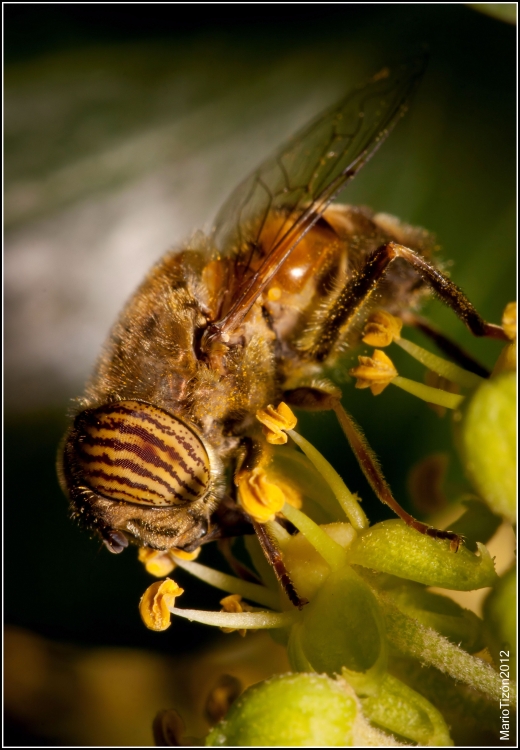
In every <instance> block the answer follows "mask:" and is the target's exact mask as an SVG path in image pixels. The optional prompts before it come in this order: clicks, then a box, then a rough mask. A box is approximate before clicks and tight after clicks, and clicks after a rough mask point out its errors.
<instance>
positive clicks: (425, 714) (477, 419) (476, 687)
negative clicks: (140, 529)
mask: <svg viewBox="0 0 520 750" xmlns="http://www.w3.org/2000/svg"><path fill="white" fill-rule="evenodd" d="M515 316H516V308H515V310H514V311H513V308H512V307H511V306H508V308H507V310H506V313H505V314H504V324H505V325H504V328H505V329H506V330H508V331H509V332H510V334H508V335H510V338H511V344H509V345H507V346H506V349H505V351H504V352H503V354H502V355H501V357H500V359H499V361H498V363H497V366H496V368H495V371H494V373H493V376H492V377H491V378H490V379H489V380H485V379H482V378H480V377H479V376H477V375H474V374H473V373H470V372H467V371H466V370H464V369H462V368H460V367H457V366H456V365H453V364H452V363H450V362H447V361H446V360H443V359H441V358H440V357H437V356H436V355H433V354H431V353H430V352H427V351H425V350H423V349H421V348H420V347H418V346H417V345H416V344H413V343H412V342H409V341H407V340H405V339H403V338H401V327H400V325H399V322H397V321H396V319H394V318H392V316H389V315H388V314H387V313H377V314H376V315H374V316H373V317H372V319H371V320H370V321H369V323H368V325H367V329H366V338H365V341H366V343H368V344H372V345H376V346H386V345H388V344H390V343H391V342H395V343H396V344H397V345H399V346H401V348H403V349H404V350H405V351H407V352H408V353H409V354H411V355H412V356H413V357H415V358H416V359H418V360H419V361H420V362H422V364H424V365H425V366H426V367H427V368H428V369H430V370H431V371H433V372H435V373H437V375H438V376H439V377H440V378H445V379H447V380H449V381H450V382H451V383H455V384H457V386H459V387H460V388H462V389H463V390H464V389H465V394H464V395H463V394H460V393H457V394H455V393H452V392H450V391H449V390H444V389H441V388H434V387H432V386H426V385H423V384H421V383H415V382H414V381H409V380H407V379H406V378H401V377H400V376H399V375H398V374H397V370H396V369H395V367H394V366H393V364H392V362H391V360H390V358H389V357H388V356H387V355H386V354H385V353H384V352H382V351H381V350H380V349H376V351H375V352H374V354H373V356H372V357H360V365H359V366H358V367H357V368H355V369H354V370H352V372H351V374H352V375H353V376H354V377H355V378H357V386H358V387H361V388H366V387H370V388H371V390H372V392H373V393H374V394H378V393H380V392H381V390H382V389H383V388H385V387H386V386H387V385H388V384H390V383H392V384H394V385H397V386H399V387H401V388H404V389H405V390H407V391H408V392H411V393H414V394H415V395H417V396H419V397H420V398H422V399H424V400H426V401H428V402H429V403H433V404H435V405H437V406H439V407H442V408H448V409H452V410H455V413H456V418H457V419H456V425H457V441H458V444H459V446H460V452H461V455H462V460H463V463H464V466H465V469H466V472H467V474H468V477H469V478H470V480H471V481H472V483H473V486H474V488H475V490H476V492H478V495H479V497H480V498H481V501H480V502H473V503H472V504H471V505H469V506H468V509H467V512H466V514H465V516H464V519H463V520H462V521H461V522H460V523H459V526H460V527H461V528H460V531H461V532H462V533H463V534H465V536H466V539H467V544H466V545H463V546H461V547H460V549H458V551H455V550H456V549H457V545H455V547H454V545H453V543H451V544H450V541H449V540H447V539H439V538H435V537H434V536H429V535H427V534H420V533H417V531H416V530H414V529H413V528H411V527H410V526H408V525H406V524H405V523H404V522H403V521H402V520H398V519H395V520H391V521H384V522H382V523H378V524H375V525H373V526H370V525H369V523H368V520H367V518H366V516H365V514H364V512H363V510H362V509H361V506H360V505H359V501H358V498H357V497H356V495H355V494H353V493H351V492H350V491H349V489H348V488H347V487H346V485H345V483H344V482H343V480H342V479H341V478H340V476H339V475H338V474H337V472H336V471H335V470H334V469H333V467H332V466H331V465H330V464H329V463H328V461H327V460H326V459H325V458H324V457H323V456H322V455H321V454H320V453H319V452H318V451H317V450H316V448H315V447H314V446H312V445H311V444H310V443H309V442H308V441H307V440H306V439H305V438H304V437H303V436H302V435H301V434H299V432H297V431H296V430H295V427H296V418H295V416H294V414H293V413H292V411H291V410H290V409H289V407H288V406H287V405H286V404H280V405H279V406H278V407H277V408H276V409H275V408H273V407H271V406H270V407H267V408H266V409H265V410H262V411H260V412H259V413H258V415H257V417H258V419H259V421H260V422H261V423H262V425H263V429H264V434H265V435H266V437H267V439H268V440H269V441H270V442H272V443H273V444H275V445H278V446H279V447H278V448H276V449H275V455H274V458H273V461H272V463H271V464H269V465H267V466H265V467H264V466H263V467H261V468H256V469H254V470H252V471H251V472H249V473H244V474H243V475H241V476H240V477H239V479H238V481H237V485H238V498H239V502H240V503H241V505H242V507H243V509H244V511H245V512H246V513H247V514H248V515H249V516H250V517H251V518H252V519H253V520H254V521H255V522H256V523H257V524H262V528H263V529H264V531H265V534H266V535H267V537H268V538H269V540H270V543H271V544H272V545H273V546H274V547H275V548H276V549H277V550H278V552H279V554H280V556H281V559H282V560H283V565H284V569H285V571H286V573H287V575H288V577H289V578H290V581H291V585H292V586H294V588H295V590H296V591H297V592H298V595H299V597H300V598H301V602H302V604H303V603H304V602H305V604H304V606H301V607H300V608H297V607H294V606H293V605H292V604H291V603H290V602H289V601H288V599H287V596H286V594H285V592H284V590H283V588H282V587H280V585H279V583H278V581H277V580H276V578H275V577H274V576H273V575H272V571H271V569H270V568H269V567H268V566H267V565H266V561H265V558H264V556H263V553H262V549H261V545H260V544H259V542H258V540H257V538H256V537H247V538H246V539H245V545H246V548H247V552H248V554H249V557H250V561H251V563H252V564H253V566H254V568H255V569H256V571H257V573H258V580H259V582H258V583H254V582H252V581H250V580H242V579H241V578H238V577H235V576H232V575H228V574H225V573H222V572H220V571H217V570H214V569H211V568H208V567H206V566H204V565H201V564H200V563H198V562H195V561H194V555H187V554H186V553H182V552H178V551H175V550H173V551H169V552H154V551H151V550H142V551H141V552H140V557H141V559H142V560H143V562H144V563H145V565H146V567H147V569H148V571H149V572H150V573H152V574H153V575H156V576H160V577H163V576H165V575H168V574H169V573H171V571H172V570H173V568H174V566H179V567H180V568H183V569H184V570H186V571H188V572H189V573H191V574H192V575H194V576H196V577H197V578H200V579H202V580H204V581H206V582H207V583H209V584H210V585H213V586H216V587H218V588H220V589H221V590H223V591H225V592H227V593H228V594H229V595H228V596H226V597H225V598H224V599H223V600H222V602H221V603H222V611H221V612H207V611H200V610H188V609H183V608H179V607H177V606H176V598H177V597H178V596H180V594H182V589H180V588H179V587H178V586H177V584H176V583H174V581H173V580H170V579H168V578H166V580H164V581H160V582H157V583H155V584H153V585H152V586H150V587H149V589H147V591H146V592H145V594H144V595H143V598H142V600H141V605H140V611H141V615H142V617H143V620H144V622H145V624H146V625H147V626H148V627H150V628H152V629H155V630H164V629H166V628H167V627H168V626H169V624H170V619H171V615H173V616H177V617H183V618H187V619H188V620H192V621H196V622H200V623H206V624H208V625H213V626H217V627H219V628H221V629H222V630H224V631H225V632H232V631H233V630H238V631H239V632H240V633H241V634H242V635H243V634H245V633H246V632H247V631H248V630H257V629H269V630H271V631H272V632H273V635H274V636H275V637H276V639H277V640H278V641H279V642H280V641H281V642H283V643H285V644H286V646H287V652H288V656H289V660H290V664H291V668H292V670H293V674H290V675H286V676H284V677H276V678H273V679H271V680H268V681H267V682H265V683H262V684H260V685H257V686H254V687H253V688H250V689H249V690H247V691H246V693H244V695H243V696H242V697H240V698H238V700H236V701H235V702H234V703H233V706H232V707H231V709H230V711H229V712H228V713H227V715H226V716H225V718H224V719H223V720H222V721H221V722H220V723H217V725H216V726H215V728H214V729H213V730H212V732H210V734H209V736H208V738H207V739H206V744H208V745H239V746H240V745H284V744H286V745H293V746H294V745H342V746H345V745H374V746H383V745H385V746H386V745H393V744H402V743H405V744H406V743H410V742H413V743H417V744H420V745H437V746H444V745H451V744H453V740H452V738H451V736H450V729H449V726H448V723H447V721H446V718H445V716H444V713H445V712H444V711H443V708H444V707H445V706H447V702H448V701H449V700H452V699H453V690H455V689H456V690H457V701H459V703H460V706H461V707H462V708H461V710H468V711H471V710H474V708H475V706H476V705H477V704H478V702H479V701H483V702H485V701H497V700H498V699H499V697H500V695H501V692H500V691H501V679H500V676H499V674H498V672H497V671H496V669H495V668H494V666H493V665H492V659H491V656H490V651H491V653H492V654H494V655H496V653H497V650H499V649H500V648H503V644H504V643H507V642H509V644H510V647H512V644H513V643H514V624H513V626H511V624H510V623H511V618H509V619H507V618H504V617H502V618H501V614H503V613H504V608H505V607H507V606H510V607H511V602H510V599H509V598H508V597H510V595H511V587H512V586H514V583H512V581H511V575H508V576H506V577H505V578H504V579H502V580H500V579H498V577H497V575H496V573H495V568H494V563H493V559H492V558H491V556H490V554H489V552H488V550H487V549H486V547H485V546H484V544H483V542H486V541H487V539H486V538H484V537H483V536H482V531H481V529H482V524H483V519H485V518H488V517H489V516H490V515H494V516H501V517H505V518H506V519H509V520H512V519H513V515H514V503H515V456H514V453H515V439H514V417H513V415H514V394H515V374H514V369H513V368H514V366H515V360H516V357H515V355H514V347H515V345H516V344H515V332H516V328H515V325H514V321H513V318H514V317H515ZM515 320H516V318H515ZM288 437H289V438H290V439H291V440H292V442H293V443H294V444H295V445H296V446H297V447H298V448H299V451H297V450H295V449H294V448H292V447H289V446H287V445H283V444H284V443H286V442H287V439H288ZM486 504H487V505H486ZM491 528H494V527H493V525H491V527H490V529H491ZM476 530H478V531H476ZM478 535H480V538H477V536H478ZM190 558H191V559H190ZM432 586H435V587H442V588H443V589H450V590H459V591H470V590H474V589H480V588H484V587H492V588H493V592H492V595H491V596H490V597H489V600H488V603H487V605H486V620H485V621H482V620H481V619H480V618H479V617H477V616H476V615H475V614H473V613H472V612H469V611H467V610H465V609H463V608H462V607H460V606H459V605H457V604H455V602H454V601H453V600H451V599H449V598H447V597H445V596H442V595H440V594H436V593H433V592H431V591H430V590H429V588H428V587H432ZM244 600H247V602H251V604H249V603H246V601H244ZM508 602H509V604H508ZM490 623H492V624H493V627H492V628H491V626H490ZM508 623H509V625H508ZM508 627H509V629H511V627H513V633H511V632H507V628H508ZM490 633H492V634H493V635H492V636H491V637H490V635H489V634H490ZM486 647H487V650H484V649H485V648H486ZM419 665H422V667H427V669H423V668H419V669H418V668H417V667H418V666H419ZM448 684H449V685H450V688H449V689H448V688H447V687H446V686H447V685H448ZM456 685H458V686H459V687H458V688H456V687H455V686H456ZM450 691H451V692H450ZM510 695H511V699H512V697H513V694H512V689H511V693H510ZM475 696H477V697H475ZM235 697H236V695H233V698H235ZM230 702H231V701H230ZM226 708H227V706H226ZM324 717H325V719H326V720H324ZM176 721H177V720H176Z"/></svg>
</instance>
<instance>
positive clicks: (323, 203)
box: [213, 55, 426, 333]
mask: <svg viewBox="0 0 520 750" xmlns="http://www.w3.org/2000/svg"><path fill="white" fill-rule="evenodd" d="M425 65H426V56H425V55H423V56H421V57H418V58H416V59H414V60H413V61H410V62H408V63H405V64H401V65H397V66H395V68H393V69H388V68H385V69H384V70H382V71H380V72H379V73H378V74H377V75H375V76H374V77H373V78H371V79H370V80H369V81H368V83H365V84H364V85H363V86H359V87H357V88H355V89H354V90H352V91H351V92H350V93H349V94H348V95H347V96H346V97H345V98H344V99H342V100H341V101H340V102H339V103H338V104H337V105H335V106H334V107H332V108H330V109H328V110H326V111H325V112H324V113H323V114H322V115H321V116H319V117H318V118H317V119H315V120H314V121H312V122H311V123H310V124H309V125H308V126H307V127H306V128H304V129H303V130H302V131H300V132H299V133H297V134H296V136H294V137H293V138H292V139H291V140H290V141H288V142H287V143H286V144H285V145H284V146H283V147H282V148H281V149H280V150H279V151H277V152H276V153H275V154H274V156H272V157H271V158H269V159H267V160H266V161H265V162H264V163H263V164H262V165H261V166H260V167H259V168H258V169H257V170H256V171H255V172H253V174H252V175H250V176H249V177H248V178H247V179H246V180H244V182H242V183H241V184H240V185H239V186H238V187H237V188H236V190H235V191H234V192H233V193H232V194H231V196H230V197H229V198H228V200H227V201H226V203H225V204H224V205H223V207H222V209H221V210H220V212H219V213H218V215H217V218H216V220H215V225H214V229H213V243H214V246H215V247H216V249H217V252H218V254H219V255H220V256H229V255H232V256H235V257H236V258H237V261H238V260H239V261H240V262H239V265H240V269H237V270H238V275H239V278H240V284H239V285H238V287H237V286H235V289H236V293H235V295H234V299H233V300H232V303H231V305H230V306H227V308H228V311H227V314H226V315H225V317H223V318H221V320H219V321H217V323H216V324H214V326H213V330H214V331H215V330H216V329H218V330H219V332H220V333H222V332H228V333H229V332H230V331H232V330H233V329H234V328H235V327H236V326H237V325H239V324H240V322H241V320H242V319H243V318H244V316H245V315H246V314H247V312H248V310H249V309H250V307H251V305H252V304H253V303H254V301H255V299H256V298H257V297H258V296H259V294H260V293H261V292H262V290H263V289H264V287H265V286H266V285H267V284H268V283H269V281H270V279H271V278H272V276H274V274H275V273H276V272H277V270H278V269H279V268H280V266H281V265H282V264H283V263H284V261H285V260H286V259H287V257H288V256H289V254H290V252H291V251H292V250H293V249H294V247H295V246H296V245H297V244H298V242H299V240H300V239H301V238H302V237H303V236H304V235H305V233H306V232H307V231H309V229H310V228H311V227H312V226H313V225H314V223H315V222H316V221H317V220H318V219H319V217H320V216H321V214H322V213H323V211H324V210H325V209H326V207H327V206H328V205H329V203H330V202H331V201H332V200H333V198H334V197H335V196H336V195H337V193H338V192H339V191H340V190H341V189H342V188H343V187H344V185H345V183H346V182H347V181H348V180H349V179H351V178H352V177H353V176H354V175H355V174H356V173H357V172H358V171H359V169H361V167H362V166H363V165H364V164H365V163H366V162H367V161H368V159H369V158H370V157H371V156H372V155H373V153H374V152H375V151H376V150H377V148H378V147H379V146H380V144H381V143H382V141H383V140H384V139H385V138H386V136H387V135H388V133H389V132H390V130H391V129H392V127H393V126H394V125H395V123H396V122H397V120H398V119H399V118H400V117H401V116H402V115H403V114H404V112H405V111H406V109H407V106H408V103H409V101H410V98H411V96H412V94H413V93H414V91H415V89H416V88H417V85H418V83H419V81H420V79H421V76H422V74H423V72H424V68H425ZM271 212H276V213H278V214H279V215H281V216H283V217H284V221H282V222H281V224H280V227H279V229H278V232H277V235H276V236H275V238H274V239H273V238H271V239H270V246H269V247H265V246H262V230H263V228H264V225H265V222H266V220H267V217H268V216H269V214H270V213H271ZM260 249H261V257H262V261H261V263H260V265H259V266H258V263H256V264H255V265H256V270H255V271H254V272H251V273H249V274H248V273H247V271H248V268H249V267H250V266H251V263H252V259H253V256H254V254H255V252H256V253H258V251H259V250H260ZM248 259H249V260H248ZM228 293H229V290H228Z"/></svg>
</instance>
